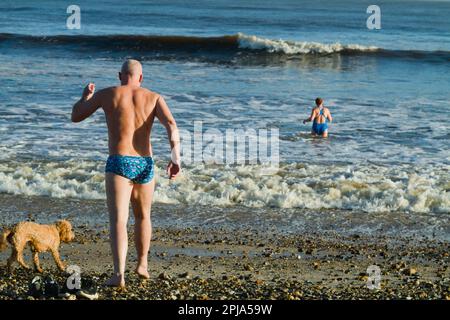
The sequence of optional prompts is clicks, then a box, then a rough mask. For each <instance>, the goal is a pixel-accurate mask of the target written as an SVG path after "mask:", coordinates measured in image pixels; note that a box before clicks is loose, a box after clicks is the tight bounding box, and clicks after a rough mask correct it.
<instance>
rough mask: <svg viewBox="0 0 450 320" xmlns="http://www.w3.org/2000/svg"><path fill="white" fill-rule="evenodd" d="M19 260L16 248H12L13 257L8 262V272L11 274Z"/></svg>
mask: <svg viewBox="0 0 450 320" xmlns="http://www.w3.org/2000/svg"><path fill="white" fill-rule="evenodd" d="M16 260H17V250H16V248H14V247H13V248H12V251H11V256H10V257H9V258H8V262H7V263H6V270H8V272H11V267H12V264H13V263H14V262H15V261H16Z"/></svg>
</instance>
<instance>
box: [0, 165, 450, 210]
mask: <svg viewBox="0 0 450 320" xmlns="http://www.w3.org/2000/svg"><path fill="white" fill-rule="evenodd" d="M103 166H104V164H103V163H101V162H95V161H75V160H74V161H67V162H58V163H56V162H50V163H45V164H42V163H41V164H39V163H29V164H12V163H8V164H5V163H3V164H0V192H4V193H11V194H24V195H45V196H50V197H57V198H64V197H75V198H83V199H103V198H104V179H103ZM161 167H163V164H161ZM262 169H263V167H261V166H258V165H253V166H237V167H229V166H212V165H196V166H192V167H189V168H185V169H184V173H183V176H181V177H180V178H179V179H177V180H175V181H169V180H167V179H166V178H165V177H162V176H161V175H163V174H164V170H162V169H159V168H157V170H156V177H157V182H158V184H157V189H156V194H155V201H156V202H159V203H171V204H186V205H214V206H235V205H243V206H247V207H275V208H309V209H324V208H327V209H348V210H360V211H365V212H385V211H409V212H417V213H427V212H434V213H449V212H450V195H449V193H448V190H450V183H449V182H448V181H450V179H449V178H450V176H449V167H448V166H444V167H442V168H439V170H436V169H435V170H433V169H426V168H423V169H420V170H418V168H413V167H411V166H397V167H383V166H375V165H371V166H365V167H363V166H337V165H332V166H327V167H325V166H318V165H302V164H285V165H282V166H281V167H280V168H279V170H278V171H275V172H273V174H272V175H266V174H265V173H266V172H267V171H266V170H262Z"/></svg>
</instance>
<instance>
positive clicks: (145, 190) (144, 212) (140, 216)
mask: <svg viewBox="0 0 450 320" xmlns="http://www.w3.org/2000/svg"><path fill="white" fill-rule="evenodd" d="M154 190H155V178H153V179H152V181H151V182H149V183H146V184H135V185H134V186H133V192H132V194H131V204H132V206H133V213H134V220H135V225H134V242H135V245H136V251H137V255H138V263H137V267H136V273H137V274H138V275H139V276H140V277H142V278H145V279H148V278H149V277H150V276H149V274H148V252H149V250H150V240H151V238H152V222H151V220H150V214H151V206H152V199H153V191H154Z"/></svg>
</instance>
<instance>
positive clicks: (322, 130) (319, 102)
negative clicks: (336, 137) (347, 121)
mask: <svg viewBox="0 0 450 320" xmlns="http://www.w3.org/2000/svg"><path fill="white" fill-rule="evenodd" d="M310 121H312V122H313V125H312V130H311V134H312V135H315V136H322V137H323V138H326V137H328V121H329V122H331V121H333V118H332V117H331V113H330V110H329V109H328V108H325V107H324V106H323V99H321V98H317V99H316V106H315V107H314V108H313V109H312V111H311V115H310V116H309V118H308V119H305V120H303V124H305V123H307V122H310Z"/></svg>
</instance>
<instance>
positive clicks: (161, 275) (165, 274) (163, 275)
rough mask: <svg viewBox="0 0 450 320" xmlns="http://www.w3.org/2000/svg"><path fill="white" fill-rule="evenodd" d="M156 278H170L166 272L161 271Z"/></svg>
mask: <svg viewBox="0 0 450 320" xmlns="http://www.w3.org/2000/svg"><path fill="white" fill-rule="evenodd" d="M158 279H159V280H170V279H171V278H170V276H169V275H168V274H167V273H165V272H162V273H160V274H159V276H158Z"/></svg>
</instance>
